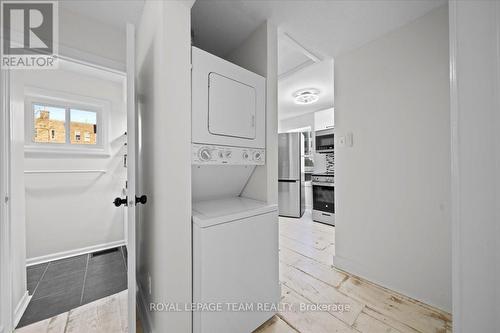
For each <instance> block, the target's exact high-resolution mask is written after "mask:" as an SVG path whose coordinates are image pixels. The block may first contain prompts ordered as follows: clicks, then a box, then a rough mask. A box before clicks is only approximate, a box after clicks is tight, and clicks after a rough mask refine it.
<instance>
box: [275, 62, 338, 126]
mask: <svg viewBox="0 0 500 333" xmlns="http://www.w3.org/2000/svg"><path fill="white" fill-rule="evenodd" d="M304 88H316V89H318V90H319V91H320V94H319V99H318V101H317V102H315V103H313V104H306V105H301V104H295V102H294V99H293V97H292V95H293V93H294V92H296V91H297V90H299V89H304ZM331 107H333V61H332V60H329V59H327V60H324V61H322V62H318V63H315V64H312V65H309V66H307V67H305V68H303V69H302V70H300V71H297V72H295V73H294V74H293V75H291V76H288V77H285V78H284V79H282V80H280V81H279V83H278V116H279V119H285V118H290V117H296V116H299V115H302V114H305V113H309V112H314V111H318V110H323V109H328V108H331Z"/></svg>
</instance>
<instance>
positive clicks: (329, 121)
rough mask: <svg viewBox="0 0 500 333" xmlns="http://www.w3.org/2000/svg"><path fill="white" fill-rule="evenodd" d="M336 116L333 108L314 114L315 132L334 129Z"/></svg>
mask: <svg viewBox="0 0 500 333" xmlns="http://www.w3.org/2000/svg"><path fill="white" fill-rule="evenodd" d="M334 124H335V116H334V112H333V108H330V109H326V110H321V111H316V112H314V130H315V131H320V130H324V129H329V128H333V125H334Z"/></svg>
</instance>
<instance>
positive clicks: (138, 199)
mask: <svg viewBox="0 0 500 333" xmlns="http://www.w3.org/2000/svg"><path fill="white" fill-rule="evenodd" d="M146 202H148V197H147V196H145V195H141V196H140V197H138V196H136V197H135V204H136V205H137V204H138V203H140V204H143V205H145V204H146Z"/></svg>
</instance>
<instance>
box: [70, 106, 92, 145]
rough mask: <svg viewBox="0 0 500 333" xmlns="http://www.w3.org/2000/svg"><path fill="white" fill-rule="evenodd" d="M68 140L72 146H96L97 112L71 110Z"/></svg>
mask: <svg viewBox="0 0 500 333" xmlns="http://www.w3.org/2000/svg"><path fill="white" fill-rule="evenodd" d="M70 112H71V114H70V118H71V123H70V138H71V143H72V144H77V145H95V144H97V112H93V111H84V110H77V109H71V110H70Z"/></svg>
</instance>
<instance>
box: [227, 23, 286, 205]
mask: <svg viewBox="0 0 500 333" xmlns="http://www.w3.org/2000/svg"><path fill="white" fill-rule="evenodd" d="M227 58H228V60H229V61H231V62H233V63H235V64H237V65H239V66H241V67H243V68H246V69H248V70H250V71H252V72H254V73H257V74H259V75H261V76H264V77H265V78H266V165H264V166H258V167H257V168H256V169H255V172H254V173H253V175H252V176H251V177H250V180H249V181H248V183H247V185H246V187H245V189H244V190H243V193H242V195H243V196H245V197H248V198H253V199H256V200H262V201H267V202H268V203H269V204H277V203H278V34H277V28H276V26H274V25H273V24H271V23H270V22H265V23H263V24H262V25H261V26H260V27H259V28H257V29H256V30H255V31H254V32H253V33H252V34H251V35H250V36H249V37H248V38H247V39H246V40H245V41H244V42H243V43H242V44H241V45H240V46H239V47H238V48H236V49H235V50H233V51H232V52H231V53H230V54H229V55H228V57H227Z"/></svg>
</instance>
